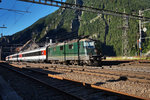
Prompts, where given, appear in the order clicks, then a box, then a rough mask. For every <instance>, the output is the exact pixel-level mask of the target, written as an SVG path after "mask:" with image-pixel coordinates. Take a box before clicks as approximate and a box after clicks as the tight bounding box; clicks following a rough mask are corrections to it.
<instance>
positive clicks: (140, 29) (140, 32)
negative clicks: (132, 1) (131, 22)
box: [139, 10, 142, 56]
mask: <svg viewBox="0 0 150 100" xmlns="http://www.w3.org/2000/svg"><path fill="white" fill-rule="evenodd" d="M139 16H142V11H141V10H139ZM139 35H140V38H139V49H140V56H142V21H141V20H139Z"/></svg>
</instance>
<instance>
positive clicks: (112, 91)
mask: <svg viewBox="0 0 150 100" xmlns="http://www.w3.org/2000/svg"><path fill="white" fill-rule="evenodd" d="M14 67H15V66H14ZM28 70H31V71H35V72H38V73H41V74H44V73H43V72H40V71H36V70H33V69H28ZM45 74H46V73H45ZM47 75H48V77H51V78H55V79H58V80H67V81H71V82H75V83H80V84H82V85H83V86H85V87H91V88H95V89H99V90H103V91H108V92H111V93H115V94H117V95H123V96H127V97H129V98H133V99H137V100H148V99H147V98H144V97H139V96H135V95H131V94H128V93H124V92H120V91H115V90H112V89H108V88H104V87H100V86H97V85H94V84H88V83H85V82H80V81H76V80H72V79H67V78H64V77H61V76H57V75H53V74H48V73H47Z"/></svg>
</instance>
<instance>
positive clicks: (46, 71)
mask: <svg viewBox="0 0 150 100" xmlns="http://www.w3.org/2000/svg"><path fill="white" fill-rule="evenodd" d="M29 69H31V70H32V69H33V70H36V71H39V72H43V73H47V74H62V73H58V72H53V71H48V70H44V69H41V68H29Z"/></svg>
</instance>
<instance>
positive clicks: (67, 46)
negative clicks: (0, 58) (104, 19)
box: [6, 39, 103, 65]
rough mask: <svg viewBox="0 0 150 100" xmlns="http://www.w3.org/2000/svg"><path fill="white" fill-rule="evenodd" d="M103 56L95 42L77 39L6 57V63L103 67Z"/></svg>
mask: <svg viewBox="0 0 150 100" xmlns="http://www.w3.org/2000/svg"><path fill="white" fill-rule="evenodd" d="M102 59H103V56H102V55H101V54H98V50H96V47H95V41H93V40H91V39H81V40H79V39H75V40H72V41H68V42H63V43H55V44H53V45H49V46H45V47H42V48H37V49H34V50H30V51H24V52H19V53H16V54H13V55H9V56H7V57H6V61H18V62H20V61H25V62H49V63H52V64H58V63H62V64H64V63H65V64H80V65H81V64H82V65H94V64H95V65H101V60H102Z"/></svg>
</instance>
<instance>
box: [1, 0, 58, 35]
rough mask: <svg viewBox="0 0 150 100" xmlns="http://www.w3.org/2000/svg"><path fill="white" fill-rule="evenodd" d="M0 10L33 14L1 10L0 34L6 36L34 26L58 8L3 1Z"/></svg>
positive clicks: (13, 0)
mask: <svg viewBox="0 0 150 100" xmlns="http://www.w3.org/2000/svg"><path fill="white" fill-rule="evenodd" d="M0 8H6V9H13V10H21V11H28V12H31V13H22V12H14V11H7V10H2V9H0V27H2V26H5V27H7V28H0V33H3V35H4V36H6V35H12V34H14V33H16V32H19V31H21V30H23V29H25V28H27V27H28V26H30V25H32V24H33V23H34V22H36V21H37V20H38V19H40V18H42V17H44V16H46V15H48V14H50V13H52V12H54V11H56V10H57V9H58V7H53V6H47V5H42V4H34V3H29V2H23V1H18V0H2V2H1V3H0Z"/></svg>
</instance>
